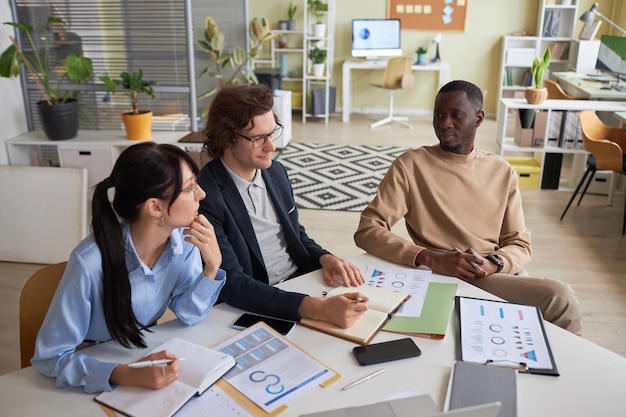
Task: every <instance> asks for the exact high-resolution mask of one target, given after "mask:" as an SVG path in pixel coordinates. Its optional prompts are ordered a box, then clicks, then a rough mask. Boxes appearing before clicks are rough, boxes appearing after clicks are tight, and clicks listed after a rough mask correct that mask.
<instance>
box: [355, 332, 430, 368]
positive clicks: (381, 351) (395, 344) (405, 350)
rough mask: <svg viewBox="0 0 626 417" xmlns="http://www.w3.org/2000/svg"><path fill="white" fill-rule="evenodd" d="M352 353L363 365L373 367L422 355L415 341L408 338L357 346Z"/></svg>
mask: <svg viewBox="0 0 626 417" xmlns="http://www.w3.org/2000/svg"><path fill="white" fill-rule="evenodd" d="M352 353H353V354H354V356H355V358H356V360H357V361H358V362H359V363H360V364H361V365H373V364H376V363H382V362H389V361H395V360H397V359H406V358H412V357H415V356H419V355H421V354H422V351H421V350H420V348H419V347H417V345H416V344H415V342H414V341H413V339H411V338H409V337H406V338H404V339H397V340H390V341H388V342H381V343H372V344H369V345H365V346H357V347H355V348H354V349H352Z"/></svg>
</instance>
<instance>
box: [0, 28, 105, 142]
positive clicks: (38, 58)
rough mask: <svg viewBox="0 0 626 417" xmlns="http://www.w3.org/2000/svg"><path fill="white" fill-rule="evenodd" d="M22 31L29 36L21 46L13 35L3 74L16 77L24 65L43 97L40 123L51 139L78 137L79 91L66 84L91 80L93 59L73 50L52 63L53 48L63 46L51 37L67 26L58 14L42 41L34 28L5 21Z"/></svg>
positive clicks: (0, 68) (2, 59) (1, 60)
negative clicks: (61, 27) (57, 28)
mask: <svg viewBox="0 0 626 417" xmlns="http://www.w3.org/2000/svg"><path fill="white" fill-rule="evenodd" d="M4 24H5V25H9V26H13V27H14V28H16V29H17V30H19V31H21V32H22V33H23V34H24V35H25V36H26V39H25V41H24V42H23V43H22V48H20V46H19V44H18V43H17V41H16V40H15V38H13V37H12V36H11V37H10V39H11V45H9V46H8V47H7V49H5V50H4V52H3V53H2V55H0V76H1V77H6V78H9V77H16V76H18V75H19V74H20V71H21V67H22V64H24V67H26V70H27V71H28V73H29V74H30V76H31V78H32V79H33V81H34V82H35V84H36V85H37V87H38V88H39V91H40V92H41V96H42V97H43V99H42V100H41V101H39V102H38V103H37V109H38V112H39V119H40V120H41V125H42V128H43V130H44V132H45V133H46V136H47V137H48V139H50V140H65V139H71V138H74V137H76V135H77V134H78V115H79V113H78V101H77V98H78V90H76V89H74V88H68V86H67V84H68V83H69V84H72V85H73V86H75V85H76V84H79V83H82V82H85V81H88V80H89V79H91V76H92V74H93V66H92V63H91V59H89V58H84V57H81V56H80V55H79V54H77V53H70V54H68V55H67V56H65V57H61V60H57V62H56V63H53V64H57V65H51V62H50V57H51V55H53V54H51V53H50V52H51V50H52V49H53V48H54V47H55V46H59V45H62V40H54V39H53V38H52V36H53V35H54V34H53V30H54V28H55V27H59V26H63V25H65V22H64V21H63V20H62V19H60V18H58V17H50V18H48V20H47V22H46V26H45V31H46V33H45V36H41V37H40V38H39V37H36V38H35V39H41V42H37V43H36V42H35V40H34V38H33V27H32V26H30V25H24V24H21V23H13V22H5V23H4Z"/></svg>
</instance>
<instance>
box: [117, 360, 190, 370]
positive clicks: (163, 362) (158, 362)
mask: <svg viewBox="0 0 626 417" xmlns="http://www.w3.org/2000/svg"><path fill="white" fill-rule="evenodd" d="M185 359H186V358H178V360H179V361H184V360H185ZM173 361H174V359H155V360H153V361H139V362H133V363H129V364H128V367H129V368H147V367H148V366H157V365H167V364H168V363H171V362H173Z"/></svg>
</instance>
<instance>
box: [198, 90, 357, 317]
mask: <svg viewBox="0 0 626 417" xmlns="http://www.w3.org/2000/svg"><path fill="white" fill-rule="evenodd" d="M273 104H274V98H273V94H272V91H271V90H270V89H269V88H268V87H267V86H265V85H263V84H261V85H254V86H249V85H246V86H237V87H226V88H222V89H221V90H220V91H219V92H218V93H217V95H216V96H215V98H214V99H213V102H212V103H211V108H210V110H209V117H208V120H207V125H206V127H205V129H204V131H203V132H202V134H203V136H204V137H205V139H204V148H205V149H206V150H207V153H208V154H209V157H211V158H212V160H211V161H210V162H209V163H207V164H206V165H205V166H204V167H203V168H202V170H201V172H200V175H199V177H198V184H199V185H200V187H202V189H203V190H205V192H206V194H207V197H206V198H205V199H204V200H203V201H202V202H201V203H200V212H201V213H202V214H204V215H205V216H206V217H207V218H208V219H209V221H210V222H211V224H213V227H214V228H215V235H216V236H217V239H218V242H219V246H220V250H221V252H222V266H221V267H222V269H224V270H225V271H226V276H227V280H226V284H225V285H224V287H223V288H222V291H221V293H220V298H221V299H222V300H223V301H225V302H226V303H228V304H230V305H232V306H235V307H238V308H242V309H244V310H248V311H252V312H255V313H259V314H264V315H268V316H273V317H279V318H284V319H289V320H299V319H300V318H301V317H306V318H312V319H318V320H324V321H327V322H330V323H333V324H335V325H337V326H340V327H344V328H346V327H349V326H351V325H352V324H353V323H354V322H355V321H356V320H357V319H358V318H359V317H360V316H361V315H362V314H363V313H364V312H365V311H366V310H367V297H365V296H364V295H363V294H361V293H358V292H353V293H348V294H345V295H341V296H336V297H328V298H320V297H309V296H307V295H305V294H298V293H293V292H286V291H283V290H280V289H278V288H276V287H274V286H273V285H274V284H276V283H278V282H281V281H284V280H286V279H289V278H292V277H294V276H297V275H300V274H304V273H306V272H309V271H312V270H315V269H319V268H322V270H323V274H324V279H325V280H326V282H327V283H328V284H329V285H333V284H334V282H335V280H340V281H341V282H343V284H344V285H346V286H358V285H361V284H363V283H364V282H365V280H364V278H363V274H362V273H361V271H360V270H359V269H358V268H357V267H356V266H354V265H353V264H352V263H350V262H348V261H346V260H343V259H340V258H338V257H336V256H334V255H332V254H330V253H329V252H328V251H326V250H324V249H323V248H321V247H320V246H319V245H318V244H317V243H316V242H315V241H314V240H313V239H311V238H310V237H309V236H307V234H306V231H305V229H304V227H303V226H302V225H301V224H300V223H299V221H298V209H297V208H296V205H295V201H294V198H293V192H292V189H291V185H290V183H289V178H288V176H287V172H286V170H285V168H284V167H283V166H282V165H281V164H280V163H279V162H277V161H273V160H272V154H273V152H274V151H275V150H276V147H275V145H274V141H275V140H276V139H277V138H279V137H280V135H281V134H282V131H283V126H282V125H281V124H280V121H279V120H278V118H277V117H276V115H275V114H274V112H273V110H272V107H273ZM357 299H360V300H361V301H362V302H355V301H357Z"/></svg>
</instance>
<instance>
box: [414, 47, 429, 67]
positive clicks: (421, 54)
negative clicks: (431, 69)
mask: <svg viewBox="0 0 626 417" xmlns="http://www.w3.org/2000/svg"><path fill="white" fill-rule="evenodd" d="M415 53H416V54H417V61H416V62H415V63H416V64H420V65H422V64H425V63H426V54H427V53H428V49H427V48H426V47H424V46H418V47H417V49H416V50H415Z"/></svg>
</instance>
